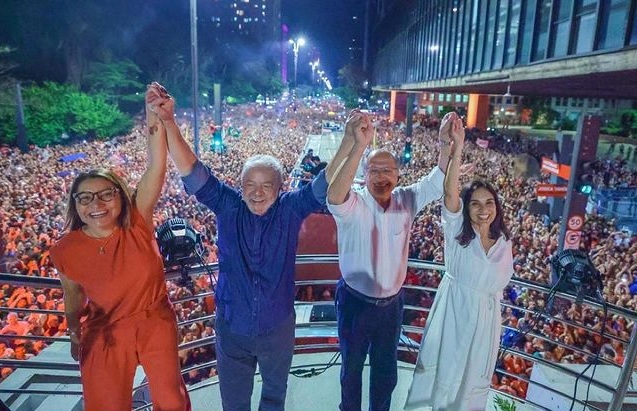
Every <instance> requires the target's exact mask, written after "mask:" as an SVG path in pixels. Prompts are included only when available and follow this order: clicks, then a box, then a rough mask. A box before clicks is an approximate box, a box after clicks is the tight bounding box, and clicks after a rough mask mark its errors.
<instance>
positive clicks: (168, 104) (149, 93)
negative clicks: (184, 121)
mask: <svg viewBox="0 0 637 411" xmlns="http://www.w3.org/2000/svg"><path fill="white" fill-rule="evenodd" d="M146 113H147V116H148V121H149V124H148V126H149V127H152V126H153V125H154V124H151V121H152V116H153V114H154V115H156V116H157V118H159V120H161V121H162V122H165V121H172V120H174V118H175V100H174V99H173V98H172V96H171V95H170V94H168V90H166V88H165V87H164V86H162V85H161V84H159V83H157V82H156V81H154V82H152V83H151V84H149V85H148V87H147V89H146Z"/></svg>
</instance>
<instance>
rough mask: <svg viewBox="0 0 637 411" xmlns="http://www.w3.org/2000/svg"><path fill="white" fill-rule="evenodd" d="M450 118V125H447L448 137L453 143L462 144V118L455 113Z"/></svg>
mask: <svg viewBox="0 0 637 411" xmlns="http://www.w3.org/2000/svg"><path fill="white" fill-rule="evenodd" d="M450 114H453V116H452V118H451V121H450V122H451V126H450V127H449V137H450V139H451V141H452V142H453V144H454V145H463V144H464V125H463V124H462V119H461V118H460V116H458V115H457V114H456V113H450Z"/></svg>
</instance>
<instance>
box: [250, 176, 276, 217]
mask: <svg viewBox="0 0 637 411" xmlns="http://www.w3.org/2000/svg"><path fill="white" fill-rule="evenodd" d="M280 189H281V177H280V175H279V174H278V173H277V172H276V171H275V170H274V169H273V168H272V167H268V166H263V165H256V166H253V167H251V168H250V169H248V170H247V171H246V172H245V173H244V174H243V178H242V181H241V197H242V198H243V201H244V202H245V203H246V205H247V206H248V209H249V210H250V211H251V212H252V213H253V214H256V215H258V216H262V215H264V214H265V213H267V211H268V210H269V209H270V207H271V206H272V204H274V202H275V201H276V199H277V197H278V195H279V190H280Z"/></svg>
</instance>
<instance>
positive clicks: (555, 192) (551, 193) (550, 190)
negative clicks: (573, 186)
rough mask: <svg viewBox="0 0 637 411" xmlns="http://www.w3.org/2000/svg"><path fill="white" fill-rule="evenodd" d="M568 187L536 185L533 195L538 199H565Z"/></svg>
mask: <svg viewBox="0 0 637 411" xmlns="http://www.w3.org/2000/svg"><path fill="white" fill-rule="evenodd" d="M567 191H568V187H567V186H565V185H560V184H545V183H538V184H537V185H536V186H535V195H537V196H538V197H566V192H567Z"/></svg>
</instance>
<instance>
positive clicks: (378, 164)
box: [365, 151, 398, 204]
mask: <svg viewBox="0 0 637 411" xmlns="http://www.w3.org/2000/svg"><path fill="white" fill-rule="evenodd" d="M365 184H366V185H367V189H368V190H369V192H370V194H371V195H372V197H374V199H375V200H376V201H377V202H379V203H380V204H382V203H383V202H386V201H389V199H390V198H391V193H392V191H393V190H394V188H396V185H398V164H397V163H396V158H395V157H394V156H393V155H392V154H391V153H390V152H388V151H374V152H372V153H371V154H370V155H369V157H368V158H367V164H366V167H365Z"/></svg>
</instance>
